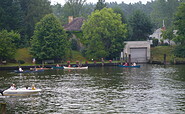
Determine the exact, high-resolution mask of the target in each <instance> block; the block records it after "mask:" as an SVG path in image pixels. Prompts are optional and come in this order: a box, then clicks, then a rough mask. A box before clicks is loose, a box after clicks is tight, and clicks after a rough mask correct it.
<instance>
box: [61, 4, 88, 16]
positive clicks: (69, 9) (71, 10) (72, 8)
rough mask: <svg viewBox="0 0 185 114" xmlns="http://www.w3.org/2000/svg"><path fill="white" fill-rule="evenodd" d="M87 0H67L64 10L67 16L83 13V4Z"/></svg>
mask: <svg viewBox="0 0 185 114" xmlns="http://www.w3.org/2000/svg"><path fill="white" fill-rule="evenodd" d="M85 2H86V0H67V1H66V3H65V4H64V12H65V14H66V16H67V17H68V16H74V17H78V16H80V14H81V11H82V8H83V5H84V4H85Z"/></svg>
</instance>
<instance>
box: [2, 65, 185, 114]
mask: <svg viewBox="0 0 185 114" xmlns="http://www.w3.org/2000/svg"><path fill="white" fill-rule="evenodd" d="M184 68H185V66H166V67H165V66H160V65H142V66H141V68H120V67H90V68H89V69H88V70H48V71H44V72H41V73H27V74H14V73H10V71H0V72H1V73H0V83H1V85H0V88H2V89H4V88H6V87H8V86H9V85H10V84H11V83H15V84H16V85H17V86H18V87H24V86H27V85H32V84H35V85H36V87H37V88H41V89H43V91H42V92H41V93H39V94H36V95H31V96H25V97H7V96H6V97H5V96H0V102H6V104H7V112H8V113H15V112H18V113H50V114H52V113H53V114H55V113H185V91H184V90H185V71H184Z"/></svg>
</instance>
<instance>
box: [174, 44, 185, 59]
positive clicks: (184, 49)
mask: <svg viewBox="0 0 185 114" xmlns="http://www.w3.org/2000/svg"><path fill="white" fill-rule="evenodd" d="M173 53H174V55H175V56H176V57H182V58H184V57H185V45H179V46H176V47H175V49H174V50H173Z"/></svg>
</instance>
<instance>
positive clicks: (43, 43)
mask: <svg viewBox="0 0 185 114" xmlns="http://www.w3.org/2000/svg"><path fill="white" fill-rule="evenodd" d="M68 46H69V43H68V39H67V34H66V31H65V30H64V28H63V27H62V26H61V23H60V22H59V20H57V18H56V17H55V16H54V15H53V14H48V15H46V16H45V17H44V18H42V19H41V21H40V22H38V23H37V24H36V27H35V31H34V35H33V37H32V39H31V54H33V56H34V57H35V58H37V59H39V60H43V59H61V58H62V57H64V56H65V52H66V50H67V49H68Z"/></svg>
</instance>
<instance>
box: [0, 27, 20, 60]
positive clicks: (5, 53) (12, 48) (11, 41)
mask: <svg viewBox="0 0 185 114" xmlns="http://www.w3.org/2000/svg"><path fill="white" fill-rule="evenodd" d="M19 39H20V34H18V33H15V32H14V31H11V32H8V31H7V30H2V31H1V32H0V42H1V43H0V62H2V60H8V59H13V58H14V55H15V53H16V45H15V42H16V41H17V40H19Z"/></svg>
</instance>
